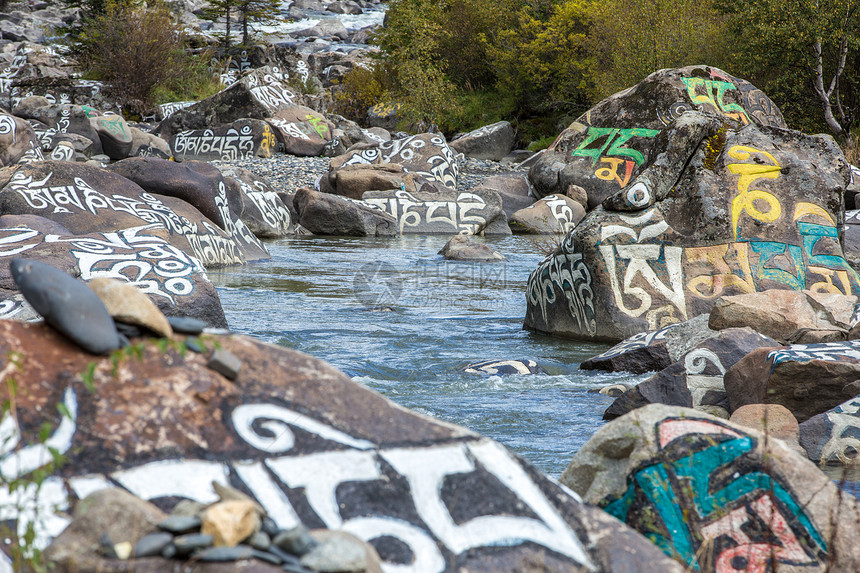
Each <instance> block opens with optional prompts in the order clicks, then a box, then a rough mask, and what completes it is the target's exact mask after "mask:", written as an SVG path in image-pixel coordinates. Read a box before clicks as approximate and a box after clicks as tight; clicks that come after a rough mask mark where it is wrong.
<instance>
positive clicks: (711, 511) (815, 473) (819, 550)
mask: <svg viewBox="0 0 860 573" xmlns="http://www.w3.org/2000/svg"><path fill="white" fill-rule="evenodd" d="M560 481H561V483H563V484H564V485H566V486H568V487H569V488H571V489H572V490H573V491H575V492H577V493H578V494H580V495H581V496H582V497H583V499H584V500H585V501H586V502H587V503H591V504H594V505H597V506H598V507H601V508H603V510H604V511H606V512H607V513H609V514H610V515H612V516H614V517H616V518H618V519H620V520H621V521H623V522H625V523H627V524H628V525H630V526H631V527H633V528H634V529H636V530H638V531H639V532H640V533H642V534H644V535H645V536H646V537H647V538H648V539H650V540H651V541H652V542H653V543H654V544H655V545H657V546H658V547H660V548H661V549H662V550H663V552H664V553H665V554H666V555H669V556H671V557H674V558H675V559H676V560H677V561H678V562H679V563H681V564H682V565H683V566H684V567H685V568H687V569H686V570H688V571H689V570H700V571H733V570H746V571H767V570H775V571H817V572H824V571H854V570H856V569H858V568H860V553H858V552H857V551H856V550H855V548H856V546H857V545H856V544H857V539H858V535H860V531H858V523H860V507H859V506H858V501H857V499H855V498H854V496H853V495H851V494H850V493H846V492H842V491H840V490H839V489H838V488H837V487H836V484H834V483H833V482H832V481H830V478H828V477H827V476H826V475H825V474H824V473H822V472H821V470H819V469H818V468H817V467H816V466H815V465H814V464H813V463H812V462H810V461H809V460H807V459H805V458H804V456H802V455H801V454H799V453H797V452H796V451H795V450H793V449H791V448H790V447H789V446H788V445H786V444H785V442H783V441H782V440H768V439H767V437H766V436H765V435H764V434H762V433H760V432H757V431H755V430H751V429H747V428H744V427H743V426H740V425H737V424H733V423H731V422H728V421H726V420H721V419H719V418H715V417H713V416H708V415H707V414H703V413H701V412H697V411H695V410H691V409H688V408H679V407H674V406H662V405H650V406H646V407H645V408H641V409H639V410H636V411H635V412H632V413H630V414H628V415H627V416H624V417H622V418H619V419H617V420H614V421H612V422H610V423H608V424H607V425H605V426H603V427H602V428H601V429H599V430H598V431H597V432H596V433H595V434H594V435H593V436H592V437H591V439H589V441H588V442H586V444H585V445H584V446H583V447H582V448H581V449H580V450H579V451H578V452H577V453H576V455H575V456H574V457H573V459H572V460H571V462H570V465H569V466H568V467H567V469H566V470H565V471H564V473H563V474H562V476H561V478H560Z"/></svg>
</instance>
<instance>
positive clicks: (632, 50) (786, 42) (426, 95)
mask: <svg viewBox="0 0 860 573" xmlns="http://www.w3.org/2000/svg"><path fill="white" fill-rule="evenodd" d="M374 42H375V43H376V44H377V45H378V46H379V47H380V48H381V54H380V56H379V58H378V59H377V61H376V62H375V67H374V69H372V70H366V69H363V68H358V69H356V70H355V71H353V72H352V73H351V74H350V75H348V76H347V77H346V78H345V79H344V85H343V86H342V90H341V91H340V93H337V94H335V95H336V100H337V101H338V102H341V103H344V102H346V103H348V104H349V105H347V106H346V108H350V106H352V107H351V110H352V112H353V114H354V115H355V116H356V117H359V116H362V114H363V110H366V107H365V106H366V105H367V104H370V105H372V104H374V103H385V102H399V103H401V104H402V107H401V109H400V114H401V116H402V118H403V120H404V122H405V123H406V124H412V125H414V124H416V123H421V124H431V123H432V124H435V125H438V126H439V127H440V128H441V129H442V130H443V131H446V132H448V133H452V132H455V131H465V130H468V129H472V128H475V127H478V126H480V125H484V124H486V123H489V122H491V121H496V120H499V119H508V120H512V121H514V122H515V123H516V124H517V126H518V128H519V132H520V137H521V139H522V140H523V141H522V143H524V144H528V143H530V142H535V143H537V142H538V141H539V140H542V139H543V140H544V141H546V138H548V137H549V136H552V135H553V134H555V133H557V132H558V131H559V130H560V129H561V128H563V127H564V126H566V125H567V124H568V123H569V122H570V121H571V120H572V119H574V118H575V117H576V116H578V115H579V114H580V113H582V112H583V111H585V110H587V109H588V108H589V107H590V106H592V105H593V104H594V103H596V102H597V101H599V100H600V99H602V98H603V97H606V96H607V95H610V94H612V93H614V92H616V91H618V90H620V89H623V88H625V87H628V86H631V85H633V84H635V83H637V82H638V81H640V80H641V79H643V78H644V77H645V76H647V75H648V74H650V73H651V72H654V71H656V70H659V69H662V68H669V67H680V66H685V65H692V64H709V65H712V66H717V67H720V68H723V69H725V70H726V71H728V72H730V73H731V74H733V75H735V76H739V77H743V78H745V79H748V80H749V81H751V82H752V83H754V84H755V85H756V86H758V87H759V88H761V89H762V90H764V92H765V93H767V94H768V95H769V96H770V97H771V98H772V99H773V100H774V101H775V102H776V104H777V105H778V106H779V107H780V108H781V109H782V111H783V113H784V114H785V117H786V120H787V121H788V123H789V126H790V127H793V128H797V129H802V130H804V131H808V132H822V131H823V132H829V133H832V134H833V135H835V136H838V137H840V139H841V140H842V141H843V142H844V141H847V140H848V139H849V136H850V134H851V129H852V127H855V128H856V127H857V121H856V119H857V113H858V110H860V10H858V5H857V0H816V1H814V2H813V1H812V0H757V1H756V2H748V1H746V0H497V1H494V2H486V1H485V0H391V1H390V2H389V12H388V16H387V18H386V25H385V27H384V28H382V29H381V30H379V31H378V32H377V33H376V35H375V38H374ZM345 111H347V112H348V111H350V109H346V110H345Z"/></svg>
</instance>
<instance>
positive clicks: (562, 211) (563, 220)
mask: <svg viewBox="0 0 860 573" xmlns="http://www.w3.org/2000/svg"><path fill="white" fill-rule="evenodd" d="M583 217H585V209H583V207H582V205H580V204H579V203H577V202H576V201H574V200H573V199H571V198H570V197H567V196H566V195H547V196H546V197H544V198H542V199H538V200H537V201H536V202H535V203H532V204H531V205H529V206H528V207H526V208H525V209H520V210H519V211H517V212H516V213H514V214H513V215H511V217H510V221H509V224H510V226H511V231H513V232H515V233H532V234H536V235H564V234H567V233H568V232H570V231H572V230H573V229H574V228H575V227H576V225H577V223H579V222H580V221H582V218H583Z"/></svg>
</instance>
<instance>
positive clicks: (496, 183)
mask: <svg viewBox="0 0 860 573" xmlns="http://www.w3.org/2000/svg"><path fill="white" fill-rule="evenodd" d="M473 189H488V190H491V191H495V192H496V193H498V194H499V197H501V198H502V209H504V211H505V215H506V216H507V217H508V219H509V220H510V218H511V215H513V214H514V213H516V212H517V211H519V210H520V209H525V208H526V207H528V206H529V205H532V204H533V203H534V202H535V198H534V197H532V196H531V194H530V192H531V189H530V186H529V180H528V178H527V177H526V176H525V174H523V173H506V174H504V175H491V176H490V177H487V178H486V179H484V180H483V181H481V182H480V183H479V184H478V185H476V186H475V187H473Z"/></svg>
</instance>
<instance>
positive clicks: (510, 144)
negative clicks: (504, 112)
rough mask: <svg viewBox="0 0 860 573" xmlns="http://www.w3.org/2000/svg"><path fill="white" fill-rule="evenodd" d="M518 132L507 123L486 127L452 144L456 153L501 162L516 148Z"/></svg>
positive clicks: (459, 138) (461, 137)
mask: <svg viewBox="0 0 860 573" xmlns="http://www.w3.org/2000/svg"><path fill="white" fill-rule="evenodd" d="M514 139H516V131H515V130H514V126H512V125H511V124H510V123H509V122H507V121H500V122H497V123H493V124H490V125H485V126H484V127H481V128H479V129H476V130H475V131H470V132H469V133H466V134H464V135H462V136H460V137H458V138H456V139H455V140H453V141H452V142H451V144H450V145H451V149H453V150H454V152H455V153H462V154H463V155H465V156H466V157H474V158H476V159H490V160H492V161H501V160H502V159H503V158H504V157H505V156H506V155H507V154H508V153H510V152H511V149H513V148H514Z"/></svg>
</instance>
